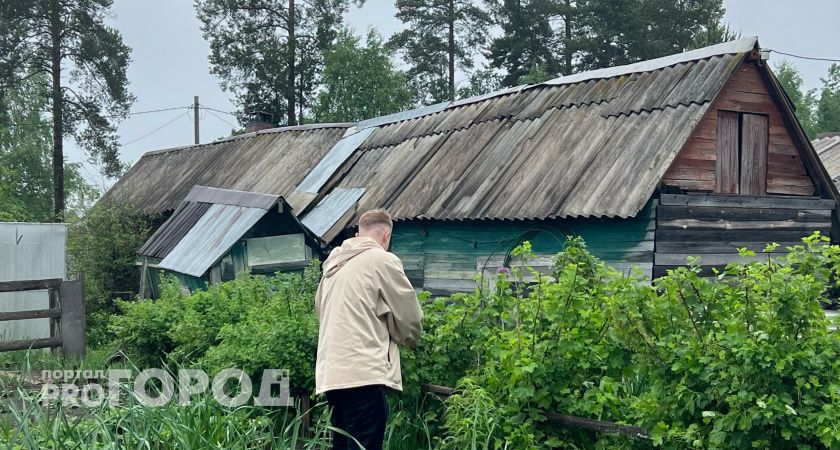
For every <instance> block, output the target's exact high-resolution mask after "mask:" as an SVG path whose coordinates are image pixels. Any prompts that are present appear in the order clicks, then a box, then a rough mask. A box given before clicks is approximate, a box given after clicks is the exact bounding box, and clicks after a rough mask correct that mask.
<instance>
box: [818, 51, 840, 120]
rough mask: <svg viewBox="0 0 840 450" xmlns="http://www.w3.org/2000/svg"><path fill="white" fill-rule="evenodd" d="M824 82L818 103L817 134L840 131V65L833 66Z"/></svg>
mask: <svg viewBox="0 0 840 450" xmlns="http://www.w3.org/2000/svg"><path fill="white" fill-rule="evenodd" d="M822 82H823V87H822V92H821V93H820V100H819V102H818V103H817V124H816V128H817V133H830V132H835V131H840V64H838V63H834V64H832V65H831V67H830V68H829V69H828V75H827V76H826V78H823V79H822Z"/></svg>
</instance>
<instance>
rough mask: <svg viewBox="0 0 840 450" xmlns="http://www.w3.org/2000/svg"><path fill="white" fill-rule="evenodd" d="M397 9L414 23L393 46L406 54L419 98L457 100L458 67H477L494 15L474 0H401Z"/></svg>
mask: <svg viewBox="0 0 840 450" xmlns="http://www.w3.org/2000/svg"><path fill="white" fill-rule="evenodd" d="M396 8H397V14H396V16H397V18H398V19H400V20H401V21H402V22H403V23H405V24H406V25H408V27H407V29H405V30H403V31H401V32H399V33H396V34H394V35H393V36H392V37H391V39H390V41H389V45H390V46H391V47H392V48H394V49H399V50H400V51H401V52H402V53H403V55H404V57H405V60H406V62H407V63H408V65H409V69H408V71H407V75H408V79H409V82H410V83H411V84H412V88H413V90H414V91H415V92H417V93H418V98H417V100H418V101H419V102H421V103H427V104H428V103H437V102H440V101H444V100H454V99H455V71H456V69H460V70H469V69H471V68H472V67H473V65H474V63H473V57H474V56H475V55H476V53H477V51H478V50H479V49H481V48H482V47H483V46H484V44H485V40H486V36H487V27H488V26H489V25H490V15H489V14H488V13H487V11H485V10H484V9H483V8H482V7H481V6H479V5H478V4H476V3H475V2H474V1H473V0H397V2H396Z"/></svg>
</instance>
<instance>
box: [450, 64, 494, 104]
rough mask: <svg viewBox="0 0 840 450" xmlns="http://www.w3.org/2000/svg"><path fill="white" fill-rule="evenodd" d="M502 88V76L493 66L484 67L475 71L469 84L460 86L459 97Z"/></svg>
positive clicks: (481, 93) (473, 95) (468, 81)
mask: <svg viewBox="0 0 840 450" xmlns="http://www.w3.org/2000/svg"><path fill="white" fill-rule="evenodd" d="M501 88H502V77H501V76H500V75H499V74H497V73H496V72H495V71H494V70H493V69H492V68H490V67H484V68H482V69H478V70H475V71H473V72H472V73H471V74H470V77H469V79H468V80H467V85H466V86H462V87H460V88H458V98H468V97H475V96H479V95H484V94H489V93H491V92H493V91H498V90H499V89H501Z"/></svg>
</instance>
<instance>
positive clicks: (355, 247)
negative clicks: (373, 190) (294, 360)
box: [315, 210, 423, 450]
mask: <svg viewBox="0 0 840 450" xmlns="http://www.w3.org/2000/svg"><path fill="white" fill-rule="evenodd" d="M392 227H393V223H392V221H391V216H389V215H388V213H387V212H385V211H383V210H373V211H368V212H366V213H364V214H362V216H361V217H360V218H359V232H358V233H356V237H354V238H350V239H347V240H346V241H344V242H343V243H342V244H341V247H338V248H336V249H335V250H333V251H332V253H330V255H329V257H327V260H326V261H324V265H323V273H324V275H323V278H321V284H320V285H319V286H318V292H317V294H316V295H315V308H316V309H317V311H318V322H319V328H318V357H317V362H316V364H315V393H316V394H322V393H325V394H326V396H327V401H328V402H329V404H330V406H332V424H333V426H334V427H336V428H339V429H341V430H344V431H345V432H346V433H347V434H349V435H350V436H352V437H353V438H352V439H351V438H347V437H346V436H344V435H343V434H340V433H333V448H334V449H341V450H343V449H356V448H359V446H358V444H361V445H362V446H363V447H364V448H365V449H366V450H377V449H381V448H382V443H383V442H382V441H383V439H384V435H385V422H386V421H387V418H388V405H387V403H386V401H385V388H391V389H394V390H397V391H402V377H401V374H400V351H399V348H398V347H397V345H405V346H409V347H414V346H415V345H417V341H418V340H419V339H420V331H421V320H422V319H423V312H422V310H421V309H420V305H419V303H418V302H417V296H416V294H415V292H414V288H412V287H411V283H410V282H409V281H408V278H407V277H406V276H405V272H404V271H403V267H402V263H401V262H400V259H399V258H397V256H396V255H394V254H393V253H389V252H388V250H387V249H388V246H389V244H390V241H391V229H392ZM357 442H358V444H357Z"/></svg>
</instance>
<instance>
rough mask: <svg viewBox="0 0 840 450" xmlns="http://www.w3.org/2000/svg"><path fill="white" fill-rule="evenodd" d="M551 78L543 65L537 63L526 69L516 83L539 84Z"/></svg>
mask: <svg viewBox="0 0 840 450" xmlns="http://www.w3.org/2000/svg"><path fill="white" fill-rule="evenodd" d="M551 78H552V76H551V74H550V73H548V71H546V69H545V66H543V65H542V64H537V65H536V66H533V67H531V68H530V69H528V73H526V74H525V75H522V76H521V77H520V78H519V81H518V83H517V84H539V83H542V82H543V81H546V80H550V79H551Z"/></svg>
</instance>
